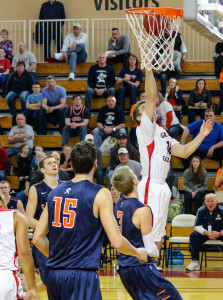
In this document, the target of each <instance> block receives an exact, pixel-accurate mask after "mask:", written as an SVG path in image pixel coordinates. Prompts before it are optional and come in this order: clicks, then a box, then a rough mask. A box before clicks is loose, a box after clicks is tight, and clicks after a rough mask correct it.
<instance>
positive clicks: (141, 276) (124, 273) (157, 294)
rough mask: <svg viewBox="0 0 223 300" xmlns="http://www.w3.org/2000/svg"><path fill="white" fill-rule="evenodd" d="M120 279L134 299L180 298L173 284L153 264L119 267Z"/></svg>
mask: <svg viewBox="0 0 223 300" xmlns="http://www.w3.org/2000/svg"><path fill="white" fill-rule="evenodd" d="M119 274H120V278H121V281H122V283H123V285H124V287H125V288H126V290H127V292H128V293H129V295H130V296H131V297H132V298H133V299H134V300H142V299H143V300H146V299H148V300H159V299H160V300H161V299H162V300H163V299H171V300H182V297H181V295H180V294H179V292H178V291H177V289H176V288H175V287H174V286H173V284H172V283H171V282H170V281H169V280H167V279H166V278H165V277H164V276H163V275H161V274H160V272H159V271H158V270H157V269H156V267H155V266H154V265H153V264H145V265H143V264H142V265H141V266H137V267H128V268H122V267H119Z"/></svg>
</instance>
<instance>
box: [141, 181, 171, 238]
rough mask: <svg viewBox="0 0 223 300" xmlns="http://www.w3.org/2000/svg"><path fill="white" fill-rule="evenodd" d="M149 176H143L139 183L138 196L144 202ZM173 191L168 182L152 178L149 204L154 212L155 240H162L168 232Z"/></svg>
mask: <svg viewBox="0 0 223 300" xmlns="http://www.w3.org/2000/svg"><path fill="white" fill-rule="evenodd" d="M146 184H147V178H143V179H142V180H141V181H140V182H139V184H138V197H139V200H140V201H141V202H142V203H144V199H145V189H146ZM170 198H171V191H170V189H169V187H168V185H167V184H166V182H163V181H160V182H159V181H158V180H154V179H150V184H149V195H148V203H147V204H148V205H149V206H150V208H151V209H152V212H153V236H154V241H155V242H159V241H161V239H162V237H163V236H165V234H166V221H167V214H168V207H169V203H170Z"/></svg>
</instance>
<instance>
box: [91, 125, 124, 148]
mask: <svg viewBox="0 0 223 300" xmlns="http://www.w3.org/2000/svg"><path fill="white" fill-rule="evenodd" d="M119 133H124V134H126V130H125V128H121V129H119V130H116V131H112V133H111V134H106V133H105V132H104V131H103V130H101V129H99V128H98V127H96V128H95V129H94V130H93V135H94V143H95V146H96V147H97V148H100V146H101V143H102V138H103V137H108V136H109V135H111V136H116V137H117V136H118V135H119Z"/></svg>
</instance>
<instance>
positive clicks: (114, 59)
mask: <svg viewBox="0 0 223 300" xmlns="http://www.w3.org/2000/svg"><path fill="white" fill-rule="evenodd" d="M107 52H108V54H107V56H108V59H107V63H108V64H109V65H114V64H117V63H122V64H123V65H124V66H126V65H127V60H128V58H129V56H130V44H129V38H128V37H127V36H126V35H120V32H119V30H118V28H116V27H115V28H112V36H111V38H110V39H109V40H108V48H107Z"/></svg>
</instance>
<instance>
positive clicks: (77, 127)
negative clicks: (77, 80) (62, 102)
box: [62, 94, 90, 146]
mask: <svg viewBox="0 0 223 300" xmlns="http://www.w3.org/2000/svg"><path fill="white" fill-rule="evenodd" d="M89 119H90V112H89V110H88V109H87V107H86V106H84V105H82V102H81V96H80V95H78V94H75V95H73V105H72V106H70V107H69V108H67V110H66V113H65V126H64V128H63V133H62V146H64V145H67V144H69V138H70V136H77V135H78V136H79V138H80V141H83V140H84V138H85V136H86V134H87V133H88V123H89Z"/></svg>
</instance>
